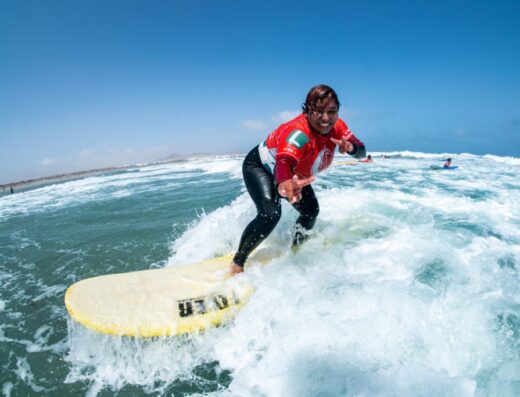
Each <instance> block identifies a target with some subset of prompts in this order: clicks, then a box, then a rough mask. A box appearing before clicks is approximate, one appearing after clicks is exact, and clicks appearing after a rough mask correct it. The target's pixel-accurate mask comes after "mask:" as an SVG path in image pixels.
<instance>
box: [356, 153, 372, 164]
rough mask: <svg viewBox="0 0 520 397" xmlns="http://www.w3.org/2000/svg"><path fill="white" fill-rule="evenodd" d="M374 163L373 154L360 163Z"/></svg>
mask: <svg viewBox="0 0 520 397" xmlns="http://www.w3.org/2000/svg"><path fill="white" fill-rule="evenodd" d="M372 161H374V160H372V155H371V154H369V155H368V156H367V158H366V159H364V160H359V162H360V163H371V162H372Z"/></svg>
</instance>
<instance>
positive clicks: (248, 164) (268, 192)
mask: <svg viewBox="0 0 520 397" xmlns="http://www.w3.org/2000/svg"><path fill="white" fill-rule="evenodd" d="M242 173H243V175H244V182H245V184H246V188H247V191H248V192H249V195H250V196H251V198H252V199H253V201H254V202H255V205H256V209H257V212H258V213H257V215H256V218H255V219H253V220H252V221H251V222H250V223H249V225H247V227H246V228H245V230H244V233H242V238H241V239H240V245H239V247H238V251H237V253H236V254H235V257H234V258H233V261H234V262H235V263H236V264H237V265H240V266H243V265H244V263H245V261H246V260H247V257H248V256H249V254H250V253H251V251H253V250H254V249H255V248H256V247H258V245H259V244H260V243H261V242H262V241H264V240H265V239H266V238H267V236H269V234H271V232H272V231H273V230H274V228H275V227H276V225H277V224H278V221H279V220H280V217H281V216H282V204H281V200H280V199H281V197H280V195H279V194H278V191H277V188H276V183H275V180H274V176H273V175H272V174H271V173H270V172H269V171H267V170H266V169H265V168H264V166H263V164H262V161H261V160H260V155H259V153H258V146H256V147H255V148H254V149H253V150H251V151H250V152H249V154H248V155H247V156H246V158H245V159H244V163H243V164H242ZM292 206H293V207H294V208H296V210H297V211H298V212H299V213H300V216H299V217H298V219H297V221H296V232H295V235H294V239H293V244H295V245H297V244H300V243H301V242H302V241H303V240H304V239H305V233H304V231H306V230H310V229H312V228H313V226H314V224H315V223H316V218H317V217H318V213H319V211H320V207H319V205H318V200H317V199H316V196H315V194H314V190H313V189H312V186H311V185H307V186H305V187H303V188H302V198H301V199H300V201H298V202H297V203H295V204H292Z"/></svg>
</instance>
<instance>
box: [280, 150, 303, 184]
mask: <svg viewBox="0 0 520 397" xmlns="http://www.w3.org/2000/svg"><path fill="white" fill-rule="evenodd" d="M296 164H297V162H296V160H295V159H294V158H292V157H289V156H283V155H282V156H277V157H276V165H275V167H274V175H275V179H276V185H279V184H280V183H282V182H283V181H286V180H287V179H291V178H292V176H293V173H294V168H295V167H296Z"/></svg>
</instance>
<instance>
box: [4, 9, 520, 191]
mask: <svg viewBox="0 0 520 397" xmlns="http://www.w3.org/2000/svg"><path fill="white" fill-rule="evenodd" d="M519 17H520V1H517V0H511V1H500V0H498V1H496V0H495V1H458V0H451V1H421V0H412V1H395V2H394V1H361V0H360V1H329V2H317V1H294V2H288V1H271V0H261V1H246V0H243V1H240V0H219V1H217V0H215V1H206V0H186V1H184V0H171V1H144V0H143V1H128V0H125V1H123V0H121V1H106V0H103V1H95V0H89V1H55V0H46V1H41V0H24V1H19V0H0V146H1V148H2V156H1V157H0V184H1V183H8V182H12V181H17V180H21V179H27V178H33V177H40V176H47V175H53V174H56V173H62V172H71V171H78V170H83V169H90V168H95V167H104V166H110V165H117V164H127V163H136V162H145V161H151V160H155V159H161V158H163V157H165V156H167V155H168V154H170V153H185V154H189V153H194V152H211V153H226V152H246V151H248V150H249V149H250V148H251V147H252V146H253V145H254V144H256V143H258V142H259V141H261V140H262V139H263V138H264V137H265V136H266V135H267V133H268V132H269V131H270V130H271V129H272V128H274V127H276V126H277V125H278V124H279V123H281V122H282V121H285V120H284V119H286V118H287V117H290V116H291V115H293V114H295V113H297V112H298V111H299V109H300V106H301V103H302V102H303V100H304V98H305V95H306V93H307V91H308V90H309V88H310V87H312V86H313V85H315V84H319V83H326V84H329V85H331V86H332V87H333V88H334V89H335V90H336V91H337V93H338V95H339V97H340V101H341V102H342V105H343V106H342V109H341V116H342V117H343V118H344V119H345V120H346V122H347V124H349V126H350V127H351V129H352V130H353V131H354V133H355V134H356V135H357V136H358V137H359V138H360V139H361V140H363V141H364V142H365V144H366V145H367V148H368V151H369V152H370V151H398V150H412V151H422V152H435V153H442V152H449V153H461V152H465V153H474V154H487V153H492V154H497V155H507V156H515V157H520V24H519V23H518V20H519Z"/></svg>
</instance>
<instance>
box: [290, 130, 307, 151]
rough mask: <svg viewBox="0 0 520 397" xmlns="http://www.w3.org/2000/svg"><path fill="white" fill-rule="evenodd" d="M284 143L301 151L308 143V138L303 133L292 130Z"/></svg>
mask: <svg viewBox="0 0 520 397" xmlns="http://www.w3.org/2000/svg"><path fill="white" fill-rule="evenodd" d="M285 141H286V142H287V143H289V144H291V145H293V146H296V147H297V148H298V149H301V148H302V147H303V146H304V145H305V144H306V143H307V142H309V137H308V136H307V135H305V133H304V132H303V131H300V130H294V131H293V132H291V133H290V134H289V136H288V137H287V139H286V140H285Z"/></svg>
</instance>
